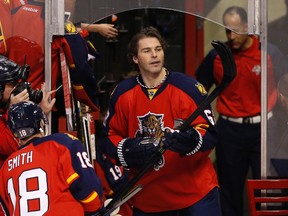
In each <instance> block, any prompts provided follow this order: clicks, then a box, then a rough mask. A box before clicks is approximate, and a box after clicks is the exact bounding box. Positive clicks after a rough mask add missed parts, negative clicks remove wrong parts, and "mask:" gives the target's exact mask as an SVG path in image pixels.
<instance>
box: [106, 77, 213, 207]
mask: <svg viewBox="0 0 288 216" xmlns="http://www.w3.org/2000/svg"><path fill="white" fill-rule="evenodd" d="M139 79H140V80H141V77H139ZM206 96H207V92H206V91H205V89H204V88H203V86H202V85H201V84H200V83H198V82H197V81H196V80H193V79H190V78H188V77H187V76H185V75H184V74H182V73H176V72H174V73H173V72H172V73H168V76H167V79H166V81H165V82H164V83H163V84H162V85H161V87H160V88H159V89H158V90H157V91H153V92H150V91H149V92H148V91H147V89H146V88H144V87H141V86H140V85H139V83H138V82H137V79H136V78H135V77H133V78H130V79H127V80H124V81H122V82H121V83H119V85H118V86H117V87H116V89H115V90H114V92H113V94H112V97H111V101H110V106H109V112H108V115H107V116H106V119H105V122H104V124H105V126H106V132H107V138H108V139H107V142H106V151H107V152H106V153H107V154H110V156H111V157H114V158H116V157H117V156H116V152H117V149H116V148H117V146H118V143H119V142H120V141H121V140H122V139H124V138H127V137H130V138H133V137H136V136H145V137H153V138H154V139H155V140H156V142H157V141H158V142H160V140H161V138H162V137H163V136H164V134H165V132H166V131H171V130H173V129H174V126H176V125H174V123H175V122H179V119H182V120H186V119H187V118H188V117H189V116H190V115H191V114H192V113H193V112H194V111H195V110H196V108H197V106H198V105H199V104H200V103H201V102H202V101H203V99H204V98H206ZM213 124H214V116H213V113H212V111H211V107H210V106H207V108H206V109H205V110H204V111H203V112H202V113H201V114H200V115H199V117H198V118H197V119H196V120H195V121H194V122H193V123H192V125H193V126H194V127H196V128H197V129H198V131H199V132H200V133H201V134H202V136H203V144H202V148H201V149H200V151H198V152H197V153H195V154H194V155H192V156H187V157H183V156H181V155H180V154H178V153H175V152H172V151H170V150H167V151H166V152H165V154H163V156H162V158H161V159H160V160H159V162H158V163H157V164H155V165H154V168H153V169H151V170H150V171H148V173H147V174H146V175H144V176H143V177H142V179H141V180H140V181H139V184H142V185H143V186H144V188H143V189H142V190H141V191H140V192H139V193H138V194H136V195H135V196H134V197H133V198H131V203H132V205H133V206H135V207H137V208H139V209H141V210H142V211H144V212H161V211H168V210H175V209H182V208H185V207H187V206H190V205H192V204H194V203H196V202H197V201H199V200H200V199H201V198H203V197H204V196H205V195H206V194H207V193H208V192H209V191H210V190H211V189H213V188H214V187H217V178H216V173H215V171H214V168H213V165H212V162H211V160H210V158H209V153H210V152H211V149H212V148H213V147H214V145H215V144H216V142H217V139H216V137H215V131H214V129H213ZM191 145H193V144H192V143H191ZM139 160H141V158H139ZM135 173H137V170H133V169H130V172H129V177H130V178H131V177H133V176H134V175H135Z"/></svg>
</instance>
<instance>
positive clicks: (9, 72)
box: [0, 55, 29, 92]
mask: <svg viewBox="0 0 288 216" xmlns="http://www.w3.org/2000/svg"><path fill="white" fill-rule="evenodd" d="M27 69H28V70H27ZM28 73H29V66H28V68H27V65H25V67H21V66H19V65H18V64H16V63H15V62H14V61H11V60H10V59H8V58H6V57H5V56H2V55H0V92H3V91H4V90H5V84H6V83H9V82H14V81H15V82H17V81H18V80H20V79H23V78H27V76H28Z"/></svg>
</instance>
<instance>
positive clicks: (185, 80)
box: [167, 72, 207, 103]
mask: <svg viewBox="0 0 288 216" xmlns="http://www.w3.org/2000/svg"><path fill="white" fill-rule="evenodd" d="M167 81H168V83H169V84H171V85H173V86H175V87H176V88H178V89H180V90H182V91H183V92H185V93H186V94H188V95H189V96H190V97H192V98H193V99H194V100H195V101H197V103H198V101H202V100H203V97H206V96H207V91H206V90H205V88H204V86H203V85H202V84H201V83H200V82H198V81H197V80H196V79H194V78H192V77H190V76H188V75H186V74H184V73H180V72H172V73H171V75H170V76H169V77H168V79H167Z"/></svg>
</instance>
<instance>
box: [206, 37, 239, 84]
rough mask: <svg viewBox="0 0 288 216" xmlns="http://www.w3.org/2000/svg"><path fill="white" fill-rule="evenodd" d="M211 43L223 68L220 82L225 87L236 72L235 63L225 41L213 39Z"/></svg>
mask: <svg viewBox="0 0 288 216" xmlns="http://www.w3.org/2000/svg"><path fill="white" fill-rule="evenodd" d="M211 44H212V46H213V47H214V49H215V50H216V51H217V53H218V54H219V56H220V59H221V62H222V65H223V70H224V76H223V80H222V83H223V86H225V87H226V86H227V85H228V84H229V83H230V82H231V81H232V80H233V79H234V78H235V76H236V74H237V69H236V64H235V60H234V57H233V54H232V51H231V50H230V48H229V47H228V46H227V45H226V44H225V43H223V42H221V41H217V40H213V41H212V42H211Z"/></svg>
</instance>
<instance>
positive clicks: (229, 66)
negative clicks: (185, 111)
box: [99, 40, 236, 216]
mask: <svg viewBox="0 0 288 216" xmlns="http://www.w3.org/2000/svg"><path fill="white" fill-rule="evenodd" d="M211 44H212V46H213V47H214V48H215V50H216V51H217V53H218V54H219V56H220V58H221V62H222V65H223V70H224V75H223V79H222V81H221V83H220V84H219V85H218V86H217V87H216V88H215V89H214V90H213V91H212V92H211V94H209V95H208V97H206V98H205V99H204V100H203V101H202V102H201V103H200V105H199V106H198V107H197V109H196V110H195V111H194V112H193V113H192V114H191V115H190V116H189V117H188V119H187V120H185V121H184V122H183V124H182V125H181V126H180V128H179V129H180V130H184V129H185V128H186V127H187V126H189V125H190V124H191V123H192V122H193V121H194V120H195V119H196V118H197V117H198V115H199V114H200V113H202V112H203V110H204V109H205V108H206V107H207V106H208V105H209V104H210V103H211V102H212V101H213V100H214V99H215V98H216V97H217V96H218V95H219V94H220V93H221V91H222V90H223V89H225V88H226V87H227V86H228V84H229V83H230V82H231V81H232V80H233V79H234V78H235V76H236V65H235V62H234V58H233V55H232V52H231V50H230V49H229V48H228V47H227V46H226V45H225V44H224V43H222V42H220V41H215V40H214V41H212V43H211ZM165 151H166V149H165V148H164V147H163V146H162V147H160V148H159V150H158V151H157V152H155V153H154V154H153V155H152V157H151V158H150V159H149V160H148V161H147V162H146V163H145V164H144V166H143V167H142V168H141V169H140V170H139V172H138V173H137V174H136V175H135V176H134V177H133V178H132V179H130V180H129V181H128V182H127V183H126V184H125V185H124V186H123V187H122V188H121V189H120V190H119V191H118V193H117V194H116V195H115V196H114V198H113V200H112V201H111V202H110V203H109V204H108V205H107V206H106V208H105V210H104V212H102V213H100V214H99V215H102V216H107V215H109V213H110V212H112V210H113V209H115V204H117V203H119V201H121V200H122V199H123V197H125V195H126V194H127V193H128V192H129V191H130V190H131V188H133V186H134V185H135V184H136V183H137V182H138V181H139V180H140V179H141V178H142V176H143V175H144V174H145V173H146V172H147V171H148V170H149V169H150V168H151V167H152V166H153V165H154V164H155V163H156V162H157V161H158V160H159V158H160V157H161V155H162V154H164V152H165Z"/></svg>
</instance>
